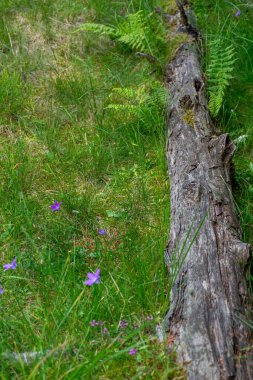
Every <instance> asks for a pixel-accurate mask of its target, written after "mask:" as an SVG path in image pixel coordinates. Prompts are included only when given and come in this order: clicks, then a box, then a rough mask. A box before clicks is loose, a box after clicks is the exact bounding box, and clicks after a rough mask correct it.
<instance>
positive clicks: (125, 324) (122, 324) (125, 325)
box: [119, 321, 128, 329]
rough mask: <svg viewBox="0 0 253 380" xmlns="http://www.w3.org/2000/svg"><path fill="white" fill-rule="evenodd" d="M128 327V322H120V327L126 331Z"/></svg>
mask: <svg viewBox="0 0 253 380" xmlns="http://www.w3.org/2000/svg"><path fill="white" fill-rule="evenodd" d="M127 326H128V323H127V322H126V321H119V327H120V328H122V329H125V328H126V327H127Z"/></svg>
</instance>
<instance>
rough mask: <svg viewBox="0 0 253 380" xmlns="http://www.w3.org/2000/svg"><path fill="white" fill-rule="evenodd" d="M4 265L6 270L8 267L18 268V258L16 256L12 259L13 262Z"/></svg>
mask: <svg viewBox="0 0 253 380" xmlns="http://www.w3.org/2000/svg"><path fill="white" fill-rule="evenodd" d="M3 267H4V271H6V270H8V269H16V268H17V258H16V257H14V259H13V260H12V262H11V263H10V264H4V265H3Z"/></svg>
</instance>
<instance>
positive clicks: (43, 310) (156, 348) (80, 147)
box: [0, 0, 181, 380]
mask: <svg viewBox="0 0 253 380" xmlns="http://www.w3.org/2000/svg"><path fill="white" fill-rule="evenodd" d="M159 5H161V2H159V1H131V2H127V1H116V2H113V3H112V2H109V1H105V0H104V1H103V0H99V1H96V0H92V1H86V2H83V1H82V0H77V1H75V2H73V1H69V0H56V1H51V0H50V1H49V0H48V1H46V0H45V1H34V0H33V1H30V0H25V1H19V0H3V1H1V4H0V13H1V18H0V102H1V107H0V141H1V144H0V161H1V162H0V168H1V169H0V176H1V189H0V205H1V215H0V221H1V226H0V244H1V266H2V265H4V264H6V263H10V262H11V261H12V260H13V258H14V257H17V268H16V270H11V269H10V270H8V271H6V272H3V270H2V272H1V276H0V284H1V286H2V288H3V291H4V292H3V294H1V299H0V308H1V310H0V342H1V344H0V355H2V356H1V361H0V363H1V372H0V378H1V379H4V380H6V379H58V380H60V379H88V378H93V379H142V378H143V379H158V378H164V379H167V378H172V377H173V376H176V374H177V373H181V371H179V372H178V371H177V368H176V367H175V364H174V363H173V356H171V359H169V360H168V358H167V354H166V350H165V346H164V344H161V343H159V342H158V340H157V338H156V333H155V326H156V324H157V323H160V322H161V320H162V317H163V313H164V311H165V308H166V307H167V305H168V302H169V301H168V295H167V287H168V285H167V273H166V269H165V268H164V264H163V251H164V247H165V244H166V238H167V230H168V215H169V208H168V199H169V193H168V179H167V168H166V161H165V154H164V151H165V121H164V106H165V100H166V99H165V92H164V90H163V86H162V76H161V70H160V69H157V68H156V67H155V66H152V65H151V64H150V63H149V62H148V61H147V60H146V59H145V58H142V57H139V56H136V55H135V52H134V51H132V50H131V49H130V48H129V47H128V46H126V45H125V44H124V43H122V44H118V43H116V42H115V41H113V40H111V39H110V38H108V37H107V36H103V35H102V36H96V35H94V34H92V33H88V32H76V31H77V29H78V28H80V26H81V25H83V24H84V23H85V22H93V23H105V24H107V25H112V26H114V27H115V26H116V25H117V24H118V22H119V19H121V20H122V19H123V18H124V17H126V16H127V15H129V14H135V13H136V12H140V11H141V12H142V14H143V17H149V18H150V19H152V17H153V18H154V20H155V21H154V23H153V24H152V25H153V26H154V28H155V25H156V26H157V28H158V29H159V28H160V29H161V30H163V36H162V37H161V38H163V45H162V47H161V49H160V50H161V51H160V52H157V54H158V55H159V56H158V58H161V57H162V59H163V60H165V57H166V54H167V51H166V49H165V45H166V44H165V40H164V38H166V33H167V31H166V28H165V27H164V24H163V21H162V19H161V18H160V16H159V15H158V14H157V13H155V12H154V9H155V7H156V6H159ZM160 29H159V30H160ZM153 32H154V33H155V30H153ZM157 33H158V31H157ZM158 34H159V33H158ZM168 54H169V53H168ZM128 88H130V89H131V90H129V91H130V92H131V91H132V95H131V96H130V95H129V96H128V97H125V96H124V89H128ZM130 92H129V93H130ZM113 105H114V108H113ZM117 105H118V108H120V107H119V105H121V106H122V107H121V109H118V110H117V109H115V108H117ZM130 108H131V111H133V110H134V112H129V109H130ZM54 201H58V202H62V204H61V208H60V211H55V212H53V211H52V210H51V208H50V205H52V204H53V203H54ZM99 229H104V230H105V231H106V235H100V234H99ZM97 268H100V270H101V281H100V283H99V284H95V285H93V286H91V287H89V286H87V285H84V281H85V280H86V278H87V273H88V272H95V271H96V269H97ZM92 321H93V322H92ZM120 321H121V322H120ZM122 321H123V322H122ZM131 349H136V350H137V351H136V353H135V354H134V355H131V354H129V352H131V351H130V350H131ZM25 352H28V356H29V355H31V353H36V352H37V354H38V355H37V357H35V359H34V360H31V361H29V360H28V361H29V363H26V362H25V360H24V359H23V356H22V353H25ZM134 352H135V351H134ZM13 355H14V356H15V355H16V359H17V358H18V357H19V360H15V358H14V356H13ZM18 355H20V356H18ZM180 376H181V375H180Z"/></svg>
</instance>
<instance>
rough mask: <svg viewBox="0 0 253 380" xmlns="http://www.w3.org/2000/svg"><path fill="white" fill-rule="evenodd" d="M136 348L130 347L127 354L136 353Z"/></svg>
mask: <svg viewBox="0 0 253 380" xmlns="http://www.w3.org/2000/svg"><path fill="white" fill-rule="evenodd" d="M137 351H138V350H137V348H131V350H130V351H129V352H128V353H129V355H135V354H137Z"/></svg>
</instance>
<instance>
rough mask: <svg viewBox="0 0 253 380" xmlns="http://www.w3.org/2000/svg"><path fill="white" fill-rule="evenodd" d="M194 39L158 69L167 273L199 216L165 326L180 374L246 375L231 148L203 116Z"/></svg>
mask: <svg viewBox="0 0 253 380" xmlns="http://www.w3.org/2000/svg"><path fill="white" fill-rule="evenodd" d="M194 44H195V43H194V42H192V43H186V44H184V45H183V46H181V47H180V49H179V50H178V52H177V54H176V56H175V58H174V60H173V61H172V62H171V63H170V64H169V65H168V67H167V72H166V79H167V85H168V90H169V93H170V105H169V111H168V130H169V133H168V144H167V161H168V168H169V176H170V204H171V225H170V240H169V245H168V248H167V249H166V252H165V260H166V264H167V266H168V269H169V271H172V262H173V260H174V262H175V258H176V257H177V256H178V255H179V252H180V248H182V246H183V244H184V242H185V241H186V246H189V243H190V240H191V238H192V236H193V233H194V231H196V229H197V228H198V226H199V225H200V223H201V221H203V217H204V215H206V216H205V220H204V223H203V225H202V227H201V229H200V231H199V232H198V234H197V237H196V238H195V240H194V242H193V244H192V246H191V248H190V250H189V252H188V254H187V256H186V258H185V260H184V263H183V265H182V267H181V269H180V272H179V273H178V275H177V276H176V279H175V281H174V285H173V289H172V292H171V300H170V301H171V302H170V309H169V311H168V313H167V316H166V318H165V320H166V332H167V337H168V342H170V344H172V343H173V347H174V348H175V349H176V356H177V360H178V361H179V362H180V363H182V364H183V365H186V369H187V379H188V380H224V379H230V380H232V379H235V380H239V379H240V380H250V379H253V360H252V351H251V348H252V340H251V338H252V336H251V332H250V331H249V329H248V328H247V326H246V324H245V323H244V321H247V320H248V318H249V317H248V315H247V309H248V304H249V297H248V292H247V285H246V280H245V270H244V268H245V265H246V262H247V260H248V257H249V250H250V247H249V245H248V244H245V243H243V242H242V241H241V229H240V226H239V221H238V217H237V215H236V210H235V206H234V203H233V198H232V192H231V178H230V166H231V158H232V155H233V153H234V151H235V146H234V144H233V142H232V141H231V140H230V139H229V136H228V134H221V133H220V132H219V131H217V130H216V128H214V126H213V123H212V120H211V119H210V116H209V113H208V109H207V101H206V96H205V85H204V79H203V75H202V72H201V69H200V64H199V58H198V54H197V52H196V49H195V46H194ZM192 223H193V227H192V232H191V234H190V237H188V239H187V233H188V232H189V231H190V228H191V224H192Z"/></svg>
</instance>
